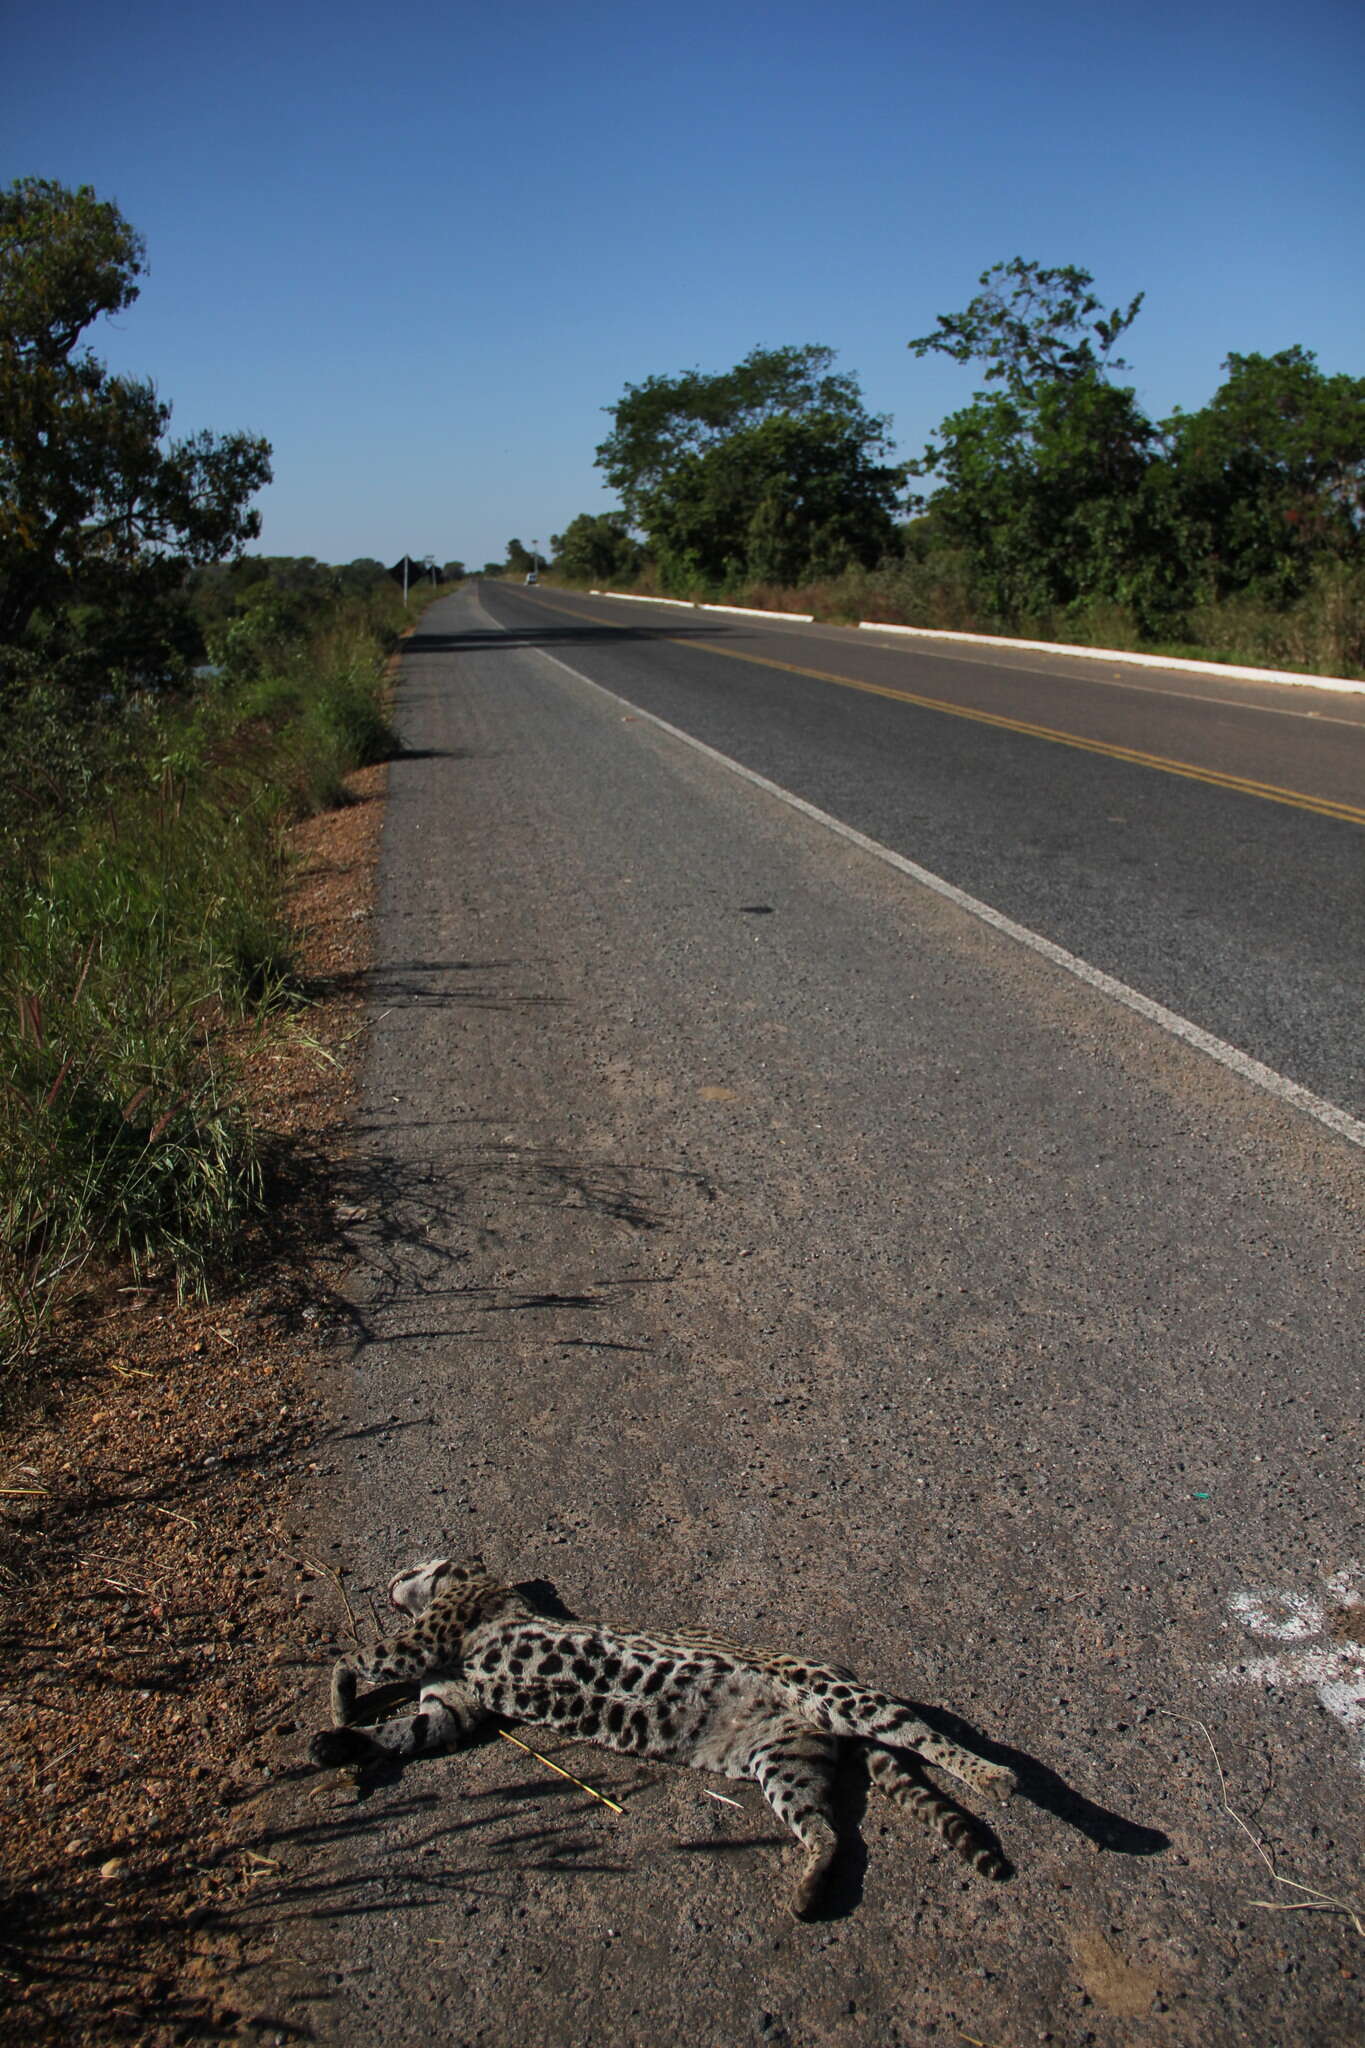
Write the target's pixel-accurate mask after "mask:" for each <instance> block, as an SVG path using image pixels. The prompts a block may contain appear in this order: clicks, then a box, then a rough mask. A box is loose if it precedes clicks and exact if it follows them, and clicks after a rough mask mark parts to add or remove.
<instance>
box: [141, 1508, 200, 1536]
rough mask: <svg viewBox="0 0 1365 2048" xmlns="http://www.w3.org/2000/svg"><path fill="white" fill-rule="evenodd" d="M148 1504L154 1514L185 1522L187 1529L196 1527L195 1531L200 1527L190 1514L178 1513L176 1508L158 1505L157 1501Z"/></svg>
mask: <svg viewBox="0 0 1365 2048" xmlns="http://www.w3.org/2000/svg"><path fill="white" fill-rule="evenodd" d="M148 1505H149V1506H150V1507H151V1510H152V1513H153V1514H154V1515H166V1516H168V1517H169V1518H170V1520H171V1521H173V1522H183V1523H184V1524H185V1527H186V1528H187V1529H194V1530H195V1531H197V1530H198V1528H199V1524H198V1523H197V1522H196V1521H193V1520H192V1519H191V1518H190V1516H189V1515H180V1514H177V1513H176V1511H175V1509H174V1508H159V1507H157V1506H156V1504H155V1502H149V1503H148Z"/></svg>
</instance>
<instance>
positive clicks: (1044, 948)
mask: <svg viewBox="0 0 1365 2048" xmlns="http://www.w3.org/2000/svg"><path fill="white" fill-rule="evenodd" d="M532 651H533V652H534V653H536V654H538V655H539V656H540V657H541V659H542V660H543V661H550V662H553V663H554V665H555V667H556V668H562V669H563V670H564V673H565V674H566V675H570V676H572V677H573V678H574V681H575V682H579V683H586V684H587V686H588V688H589V689H590V690H596V691H597V692H598V693H599V694H600V695H601V696H603V697H605V698H607V699H608V701H609V702H610V703H612V704H619V705H620V706H621V708H622V710H624V711H628V712H630V714H631V716H632V717H634V718H639V719H643V720H644V721H645V723H646V724H648V725H654V726H657V727H658V729H659V731H660V732H666V733H668V735H669V736H670V738H672V739H675V740H681V741H682V742H683V745H684V746H688V747H692V748H693V749H694V750H695V751H696V752H697V753H699V754H704V755H705V757H706V758H707V760H708V761H714V762H716V764H717V765H718V766H719V767H721V768H728V769H729V771H730V773H731V774H732V775H738V776H740V777H742V779H743V780H744V781H745V782H748V783H752V785H753V786H754V788H755V789H761V790H762V791H763V792H764V793H765V795H767V796H773V797H776V798H777V799H778V801H779V803H784V804H788V805H790V807H791V808H792V810H794V811H800V812H801V814H802V816H803V817H807V818H811V819H813V820H814V821H815V823H816V824H817V825H824V826H825V827H826V828H827V829H828V830H829V831H831V832H837V833H838V835H839V837H840V838H841V839H846V840H847V841H848V842H849V844H850V845H851V846H856V847H858V848H859V850H860V851H861V852H863V853H869V854H871V855H872V857H873V858H874V859H875V860H880V861H885V863H886V864H887V866H888V867H893V868H896V869H897V870H898V871H899V872H900V873H901V874H903V875H908V876H909V878H910V880H911V881H912V882H918V883H919V884H920V886H921V888H924V889H932V890H933V892H934V894H935V895H936V896H942V897H945V898H946V900H947V901H948V902H949V903H952V904H955V905H956V906H957V908H958V909H959V910H965V911H966V912H967V914H968V916H969V917H975V918H979V919H980V921H981V922H982V924H988V925H990V926H991V928H992V929H993V930H994V931H997V932H1001V933H1003V935H1004V936H1005V937H1006V938H1007V939H1013V940H1014V941H1015V942H1016V943H1017V944H1018V945H1021V946H1027V947H1028V948H1029V949H1030V951H1032V952H1034V953H1040V954H1041V955H1042V957H1043V958H1044V959H1045V960H1050V961H1051V962H1052V964H1053V966H1054V967H1060V968H1062V969H1063V970H1064V971H1065V972H1066V973H1067V974H1073V975H1075V977H1076V979H1077V980H1078V981H1083V982H1085V983H1086V984H1087V986H1088V987H1090V988H1093V989H1096V990H1098V992H1099V993H1100V994H1101V995H1105V996H1109V997H1110V998H1111V999H1112V1000H1113V1001H1114V1002H1116V1003H1122V1004H1123V1005H1124V1007H1125V1008H1126V1009H1129V1010H1135V1011H1136V1012H1137V1014H1138V1016H1139V1017H1145V1018H1146V1019H1147V1020H1148V1022H1149V1023H1152V1024H1156V1025H1158V1026H1159V1027H1160V1028H1161V1030H1163V1031H1167V1032H1169V1033H1170V1034H1171V1036H1172V1037H1174V1038H1179V1039H1183V1040H1184V1042H1185V1044H1186V1045H1189V1046H1193V1048H1194V1050H1195V1051H1196V1052H1202V1053H1205V1054H1206V1055H1207V1056H1208V1058H1209V1059H1211V1060H1217V1061H1218V1063H1219V1065H1220V1066H1224V1067H1229V1068H1230V1069H1231V1070H1232V1072H1233V1073H1234V1074H1237V1075H1239V1076H1240V1078H1241V1079H1242V1080H1244V1081H1249V1082H1250V1083H1251V1085H1252V1086H1253V1087H1254V1088H1260V1089H1262V1090H1263V1091H1264V1092H1265V1093H1266V1094H1267V1095H1274V1096H1277V1097H1278V1098H1279V1100H1280V1101H1281V1102H1286V1103H1288V1104H1289V1105H1290V1106H1291V1107H1292V1108H1294V1109H1298V1110H1302V1111H1303V1113H1304V1114H1305V1115H1306V1116H1311V1117H1314V1118H1316V1120H1317V1121H1318V1123H1320V1124H1325V1125H1326V1127H1327V1129H1328V1130H1329V1131H1334V1132H1335V1133H1336V1135H1337V1136H1338V1137H1339V1138H1345V1139H1346V1140H1347V1142H1348V1143H1349V1144H1352V1145H1359V1146H1360V1147H1361V1148H1362V1149H1365V1123H1362V1122H1361V1121H1360V1120H1359V1118H1357V1117H1353V1116H1352V1115H1351V1114H1350V1113H1349V1111H1347V1110H1344V1109H1338V1107H1337V1105H1336V1104H1335V1103H1334V1102H1326V1101H1324V1100H1323V1098H1322V1097H1321V1096H1320V1095H1314V1094H1313V1093H1312V1091H1311V1090H1310V1089H1308V1088H1303V1087H1300V1085H1299V1083H1298V1082H1297V1081H1291V1080H1290V1079H1289V1078H1288V1076H1287V1075H1285V1074H1277V1073H1276V1072H1275V1069H1274V1068H1273V1067H1267V1066H1263V1065H1262V1064H1261V1062H1260V1060H1255V1059H1253V1058H1252V1057H1251V1055H1250V1053H1245V1052H1242V1051H1240V1050H1239V1049H1238V1047H1237V1046H1235V1045H1229V1044H1228V1043H1227V1041H1226V1040H1225V1039H1222V1038H1215V1037H1214V1036H1213V1033H1212V1032H1211V1031H1205V1030H1203V1029H1202V1028H1201V1026H1199V1025H1198V1024H1192V1023H1191V1022H1190V1020H1189V1018H1188V1017H1181V1016H1178V1015H1177V1014H1176V1012H1175V1011H1174V1010H1168V1009H1167V1008H1166V1007H1165V1006H1164V1004H1162V1003H1156V1002H1153V1001H1152V998H1151V997H1150V996H1144V995H1143V994H1141V993H1140V991H1139V990H1137V989H1135V988H1129V986H1128V984H1127V982H1124V981H1116V980H1115V978H1114V976H1113V975H1112V974H1105V973H1104V972H1103V971H1102V970H1101V969H1100V968H1098V967H1092V966H1091V965H1090V963H1089V961H1087V960H1082V959H1079V958H1078V957H1077V955H1076V954H1075V953H1068V952H1067V951H1066V949H1065V947H1063V946H1057V945H1054V944H1053V942H1052V940H1051V939H1045V938H1044V937H1043V935H1042V933H1041V932H1035V931H1030V929H1029V927H1028V926H1027V925H1023V924H1016V923H1015V921H1014V919H1013V918H1012V917H1006V916H1005V915H1004V913H1003V911H999V910H993V909H992V908H991V906H990V904H989V903H982V902H981V901H980V900H979V898H977V897H975V896H969V895H968V894H967V892H966V891H965V889H959V888H958V886H957V884H956V883H955V882H948V881H945V880H944V878H943V876H942V875H935V874H932V873H931V872H930V870H929V869H928V868H922V867H921V866H920V865H919V863H918V861H913V860H908V859H907V858H906V856H905V855H904V854H903V853H897V852H895V850H894V849H893V848H892V847H889V846H883V845H882V843H881V841H880V840H878V839H869V838H868V836H867V834H866V833H865V832H859V831H858V830H857V828H856V826H853V825H846V824H845V823H844V822H843V820H842V819H841V818H835V817H832V816H831V815H830V813H829V812H828V811H822V810H820V809H819V808H818V807H817V806H816V805H815V804H811V803H807V802H806V799H805V798H804V797H802V796H795V795H793V793H792V792H791V790H789V789H783V788H782V786H781V784H780V783H776V782H769V780H768V778H767V776H766V775H760V774H758V773H757V771H756V770H755V769H753V768H746V767H745V766H744V763H743V762H742V761H734V760H732V759H731V758H730V756H729V755H728V754H722V753H720V752H719V751H718V750H717V749H716V748H715V747H709V746H708V745H707V744H706V742H705V740H699V739H695V738H694V737H693V735H692V734H691V733H689V732H683V731H682V730H681V728H680V727H678V726H676V725H670V724H669V722H668V720H667V719H666V718H659V717H657V716H656V715H655V713H654V712H652V711H643V710H641V708H640V706H639V705H638V704H632V703H631V702H630V700H629V698H627V697H618V696H617V694H616V692H615V690H608V689H607V688H606V687H605V686H604V685H603V684H601V683H596V682H594V681H593V679H592V677H591V676H585V675H583V674H581V672H580V671H579V670H578V669H576V668H571V667H570V666H569V664H568V662H567V661H562V660H561V659H560V657H559V656H558V655H557V654H549V653H547V652H546V650H545V649H544V648H543V647H538V648H535V649H533V650H532Z"/></svg>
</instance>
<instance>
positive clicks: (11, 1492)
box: [0, 1486, 52, 1500]
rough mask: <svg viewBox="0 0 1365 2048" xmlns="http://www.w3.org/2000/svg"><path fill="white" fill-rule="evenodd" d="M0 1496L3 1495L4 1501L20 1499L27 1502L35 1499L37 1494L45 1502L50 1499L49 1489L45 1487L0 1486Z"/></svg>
mask: <svg viewBox="0 0 1365 2048" xmlns="http://www.w3.org/2000/svg"><path fill="white" fill-rule="evenodd" d="M0 1494H3V1495H4V1496H5V1498H6V1500H17V1499H20V1498H21V1497H22V1498H23V1499H25V1500H27V1499H31V1498H35V1497H36V1496H37V1495H38V1494H41V1495H42V1496H43V1497H44V1499H47V1500H50V1499H51V1497H52V1494H51V1489H50V1488H49V1487H46V1486H0Z"/></svg>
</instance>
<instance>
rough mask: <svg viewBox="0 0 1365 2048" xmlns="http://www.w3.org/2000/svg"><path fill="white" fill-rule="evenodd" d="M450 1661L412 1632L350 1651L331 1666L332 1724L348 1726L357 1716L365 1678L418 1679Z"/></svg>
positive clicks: (376, 1680)
mask: <svg viewBox="0 0 1365 2048" xmlns="http://www.w3.org/2000/svg"><path fill="white" fill-rule="evenodd" d="M451 1661H453V1660H450V1659H448V1658H443V1657H442V1656H441V1655H440V1653H439V1651H437V1650H436V1648H435V1647H434V1646H433V1645H432V1644H431V1643H430V1642H428V1641H426V1640H425V1639H424V1638H422V1637H419V1636H418V1635H417V1634H416V1633H414V1632H412V1631H409V1632H408V1633H407V1634H406V1635H401V1636H390V1637H389V1639H388V1641H387V1642H382V1643H372V1644H371V1646H370V1648H369V1649H368V1650H351V1651H349V1652H348V1654H347V1655H346V1656H344V1657H340V1658H338V1659H337V1662H336V1663H335V1664H334V1665H333V1666H332V1726H333V1727H334V1728H345V1727H347V1726H348V1725H349V1724H350V1722H352V1721H353V1720H354V1719H355V1701H356V1693H357V1691H358V1689H359V1682H360V1680H361V1679H362V1678H364V1679H367V1680H368V1681H369V1683H370V1684H371V1685H389V1684H393V1683H395V1682H397V1683H399V1684H401V1683H402V1682H403V1681H404V1680H411V1681H413V1682H416V1681H417V1680H418V1679H421V1678H426V1677H427V1676H428V1675H429V1674H430V1673H431V1672H433V1671H435V1670H436V1669H437V1668H438V1667H439V1666H440V1665H441V1664H442V1663H444V1664H445V1665H446V1668H447V1670H448V1669H449V1668H450V1663H451Z"/></svg>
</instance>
